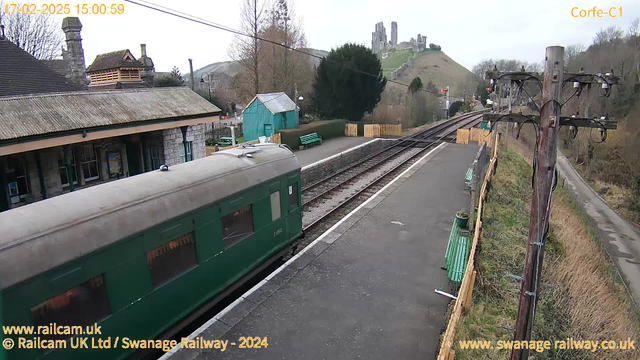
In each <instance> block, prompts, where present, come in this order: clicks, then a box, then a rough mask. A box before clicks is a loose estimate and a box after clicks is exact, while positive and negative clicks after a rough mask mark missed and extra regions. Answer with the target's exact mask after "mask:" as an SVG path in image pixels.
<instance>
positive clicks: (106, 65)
mask: <svg viewBox="0 0 640 360" xmlns="http://www.w3.org/2000/svg"><path fill="white" fill-rule="evenodd" d="M127 53H129V54H131V52H130V51H129V50H119V51H114V52H110V53H106V54H100V55H98V56H96V59H95V60H93V63H92V64H91V65H89V67H88V68H87V72H93V71H101V70H110V69H118V68H121V67H126V68H144V65H142V63H141V62H140V61H138V60H124V56H125V55H126V54H127ZM131 56H132V57H133V54H132V55H131ZM133 58H134V59H135V57H133Z"/></svg>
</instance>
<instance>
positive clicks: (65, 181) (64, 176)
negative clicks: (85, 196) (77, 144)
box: [58, 149, 78, 187]
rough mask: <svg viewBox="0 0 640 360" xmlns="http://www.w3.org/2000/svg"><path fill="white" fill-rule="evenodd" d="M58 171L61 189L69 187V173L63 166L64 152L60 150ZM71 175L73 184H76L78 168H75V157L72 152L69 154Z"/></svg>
mask: <svg viewBox="0 0 640 360" xmlns="http://www.w3.org/2000/svg"><path fill="white" fill-rule="evenodd" d="M58 170H59V171H60V183H62V187H67V186H69V173H68V172H67V167H66V166H65V164H64V151H63V150H62V149H60V152H59V153H58ZM71 175H72V177H73V183H74V184H77V183H78V168H77V167H76V155H75V153H74V152H73V151H72V152H71Z"/></svg>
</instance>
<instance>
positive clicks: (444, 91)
mask: <svg viewBox="0 0 640 360" xmlns="http://www.w3.org/2000/svg"><path fill="white" fill-rule="evenodd" d="M440 92H441V93H446V92H449V89H441V90H440Z"/></svg>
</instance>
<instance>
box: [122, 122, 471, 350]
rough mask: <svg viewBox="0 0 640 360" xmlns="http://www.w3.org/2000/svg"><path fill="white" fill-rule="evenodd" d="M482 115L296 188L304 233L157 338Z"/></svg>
mask: <svg viewBox="0 0 640 360" xmlns="http://www.w3.org/2000/svg"><path fill="white" fill-rule="evenodd" d="M481 119H482V113H480V112H476V113H472V114H465V115H462V116H460V117H457V118H454V119H452V120H451V121H447V122H443V123H441V124H438V125H436V126H434V127H431V128H429V129H426V130H423V131H421V132H419V133H416V134H413V135H411V136H407V137H404V138H401V139H399V140H398V141H397V142H396V144H394V145H392V146H390V147H388V148H385V149H383V150H380V151H378V152H375V153H373V154H371V155H369V156H367V157H366V158H363V159H361V160H359V161H357V162H355V163H353V164H351V165H349V166H348V167H346V168H344V169H342V170H340V171H338V172H337V173H335V174H332V175H330V176H328V177H326V178H323V179H320V180H319V181H317V182H315V183H312V184H310V185H307V186H306V187H304V188H303V189H302V199H303V200H302V203H303V218H302V221H303V227H304V230H305V232H306V236H305V237H304V238H302V239H298V240H297V241H296V242H294V244H292V245H290V246H289V247H287V248H285V249H283V250H281V251H280V252H279V253H278V254H276V255H274V256H272V257H271V258H270V259H268V260H266V261H265V262H264V263H263V264H262V265H260V266H259V267H257V268H256V269H255V270H253V271H252V272H251V273H249V274H247V275H245V276H244V277H243V278H242V279H240V280H238V281H237V282H236V283H235V284H233V285H232V286H230V287H229V288H228V289H227V290H225V291H224V292H223V293H221V294H219V295H218V296H216V297H215V298H214V299H212V300H211V301H209V302H208V303H207V304H206V305H205V306H203V307H202V308H201V309H200V310H198V311H196V312H195V313H193V314H191V315H189V316H187V317H186V318H185V319H183V320H182V321H181V322H180V323H179V324H177V325H176V326H175V327H174V329H175V330H174V331H170V332H167V333H166V334H164V335H163V336H161V337H160V338H161V339H174V340H179V339H180V338H182V337H186V336H188V335H189V334H190V333H191V332H193V331H194V330H196V329H197V328H198V327H200V326H201V325H202V324H204V323H205V322H206V321H208V320H209V319H211V318H212V317H213V316H215V315H216V314H217V313H219V312H220V311H222V310H223V309H224V308H225V307H226V306H228V305H229V304H231V303H232V302H234V301H236V300H237V299H238V298H239V297H240V296H242V294H244V293H245V292H246V291H247V290H249V289H250V288H252V287H253V286H254V285H255V284H257V283H259V282H260V281H262V280H263V279H264V278H265V277H267V276H268V275H269V274H270V273H272V272H273V271H274V270H276V269H277V268H278V267H279V266H280V265H282V264H283V263H285V262H286V261H287V260H288V259H290V258H291V257H292V256H293V255H295V254H296V252H297V250H298V249H303V248H304V247H305V246H307V245H308V244H309V243H311V242H312V241H314V240H315V239H316V238H317V237H318V236H320V235H321V234H322V233H324V232H325V231H326V230H328V229H329V228H330V227H331V226H333V225H334V224H335V223H336V222H338V221H339V219H340V218H342V217H344V216H345V215H346V214H348V213H349V212H351V211H352V210H353V209H355V208H356V207H357V206H358V205H360V204H362V203H363V202H364V201H366V200H367V199H368V198H370V197H371V196H372V195H373V194H375V193H376V192H377V191H379V190H380V189H381V188H382V187H384V186H385V185H386V184H388V183H389V182H390V181H391V180H392V179H393V178H395V177H396V176H397V175H398V174H400V173H402V172H403V171H404V170H406V169H407V168H408V167H410V166H411V165H412V164H414V163H415V162H417V161H418V160H419V159H420V158H421V157H422V156H423V155H424V154H425V153H426V152H427V151H428V150H429V149H431V148H433V147H435V146H437V145H438V144H440V143H441V142H442V141H443V140H444V139H445V138H447V137H449V136H451V135H452V134H453V133H455V131H456V130H457V129H458V128H463V127H465V126H474V125H475V124H477V123H479V122H480V121H481ZM162 354H163V352H161V351H154V350H148V351H141V352H138V353H136V354H135V355H134V356H132V357H131V358H130V360H140V359H143V360H151V359H157V358H159V357H160V356H162Z"/></svg>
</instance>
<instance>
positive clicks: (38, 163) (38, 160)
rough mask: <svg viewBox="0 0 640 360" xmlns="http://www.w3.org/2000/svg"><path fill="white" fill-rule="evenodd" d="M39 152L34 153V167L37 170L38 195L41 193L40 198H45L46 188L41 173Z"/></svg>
mask: <svg viewBox="0 0 640 360" xmlns="http://www.w3.org/2000/svg"><path fill="white" fill-rule="evenodd" d="M40 154H41V152H40V151H36V153H35V156H36V167H37V168H38V178H39V179H40V193H42V198H43V199H46V198H47V188H46V187H45V185H44V174H43V173H42V159H40Z"/></svg>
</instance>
